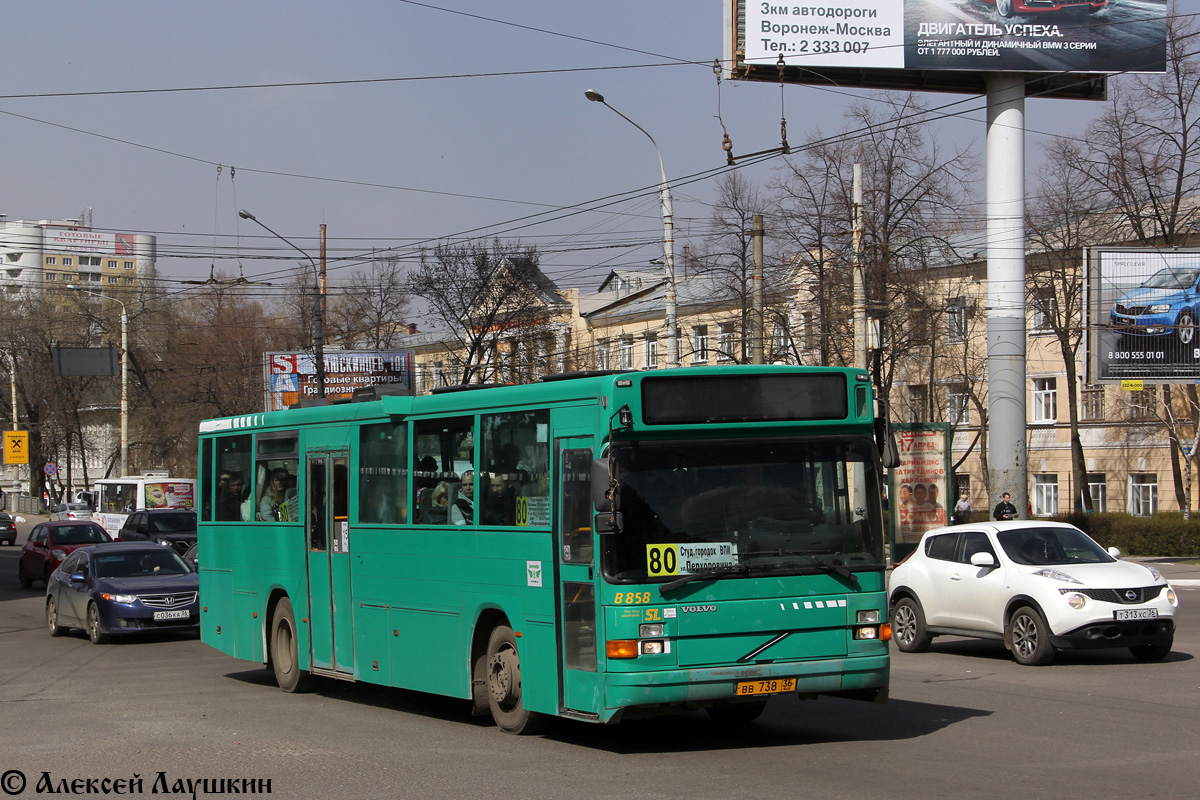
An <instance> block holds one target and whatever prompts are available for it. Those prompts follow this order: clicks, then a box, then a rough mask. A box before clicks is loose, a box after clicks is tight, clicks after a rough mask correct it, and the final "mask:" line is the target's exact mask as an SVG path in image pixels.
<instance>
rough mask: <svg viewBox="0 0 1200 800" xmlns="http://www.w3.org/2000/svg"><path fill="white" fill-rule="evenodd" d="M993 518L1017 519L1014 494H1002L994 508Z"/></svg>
mask: <svg viewBox="0 0 1200 800" xmlns="http://www.w3.org/2000/svg"><path fill="white" fill-rule="evenodd" d="M992 518H993V519H1016V518H1017V507H1016V506H1014V505H1013V504H1012V496H1011V495H1009V493H1008V492H1005V493H1004V494H1002V495H1000V502H999V503H996V507H995V508H994V509H993V510H992Z"/></svg>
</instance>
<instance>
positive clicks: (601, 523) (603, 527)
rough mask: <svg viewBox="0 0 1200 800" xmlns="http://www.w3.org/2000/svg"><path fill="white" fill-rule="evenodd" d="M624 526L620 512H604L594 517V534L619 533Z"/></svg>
mask: <svg viewBox="0 0 1200 800" xmlns="http://www.w3.org/2000/svg"><path fill="white" fill-rule="evenodd" d="M624 524H625V520H624V518H623V517H622V516H621V512H620V511H604V512H602V513H599V514H597V515H596V533H599V534H608V533H620V532H621V528H622V526H623V525H624Z"/></svg>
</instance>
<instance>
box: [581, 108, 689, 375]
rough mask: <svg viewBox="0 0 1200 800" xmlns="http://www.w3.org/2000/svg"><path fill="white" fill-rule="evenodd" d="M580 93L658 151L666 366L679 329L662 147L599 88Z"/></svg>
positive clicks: (674, 353)
mask: <svg viewBox="0 0 1200 800" xmlns="http://www.w3.org/2000/svg"><path fill="white" fill-rule="evenodd" d="M583 96H584V97H586V98H587V99H588V100H591V101H592V102H593V103H602V104H604V105H605V106H607V107H608V108H609V109H610V110H611V111H612V112H613V113H614V114H616V115H617V116H618V117H620V118H621V119H623V120H625V121H626V122H628V123H629V124H630V125H632V126H633V127H635V128H637V129H638V130H639V131H641V132H642V133H644V134H646V138H647V139H649V140H650V144H652V145H654V152H655V153H657V154H658V171H659V173H660V175H661V176H662V183H661V184H660V189H659V195H660V197H661V200H662V218H663V266H664V267H665V268H666V272H667V291H666V298H665V300H666V305H667V308H666V314H665V317H666V319H664V320H663V322H664V323H665V325H666V328H667V366H668V367H678V366H679V329H678V328H676V327H675V238H674V234H673V232H672V229H673V221H672V220H673V217H674V212H673V210H672V205H671V186H670V184H668V183H667V170H666V168H665V167H664V166H663V157H662V151H661V150H659V149H658V142H656V141H654V137H653V136H651V135H650V133H649V132H648V131H647V130H646V129H645V128H643V127H642V126H641V125H638V124H637V123H636V122H634V121H633V120H631V119H630V118H629V117H627V116H625V115H624V114H622V113H621V112H620V111H617V109H615V108H613V107H612V106H610V105H609V104H608V103H607V102H606V101H605V100H604V95H602V94H600V93H599V92H596V91H592V90H591V89H588V90H587V91H586V92H584V93H583Z"/></svg>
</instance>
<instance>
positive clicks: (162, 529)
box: [149, 511, 196, 533]
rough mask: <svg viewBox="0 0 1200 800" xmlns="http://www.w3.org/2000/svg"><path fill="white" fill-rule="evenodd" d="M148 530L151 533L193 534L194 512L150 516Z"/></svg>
mask: <svg viewBox="0 0 1200 800" xmlns="http://www.w3.org/2000/svg"><path fill="white" fill-rule="evenodd" d="M149 523H150V530H151V531H152V532H153V533H195V532H196V512H195V511H172V512H170V513H168V514H151V515H150V519H149Z"/></svg>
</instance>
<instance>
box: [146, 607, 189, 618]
mask: <svg viewBox="0 0 1200 800" xmlns="http://www.w3.org/2000/svg"><path fill="white" fill-rule="evenodd" d="M154 618H155V619H187V618H188V612H187V609H183V608H181V609H179V610H178V611H155V612H154Z"/></svg>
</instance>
